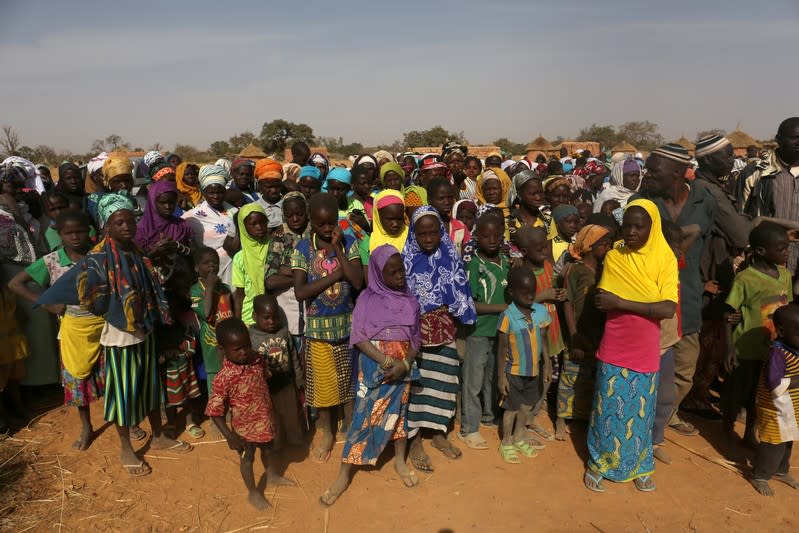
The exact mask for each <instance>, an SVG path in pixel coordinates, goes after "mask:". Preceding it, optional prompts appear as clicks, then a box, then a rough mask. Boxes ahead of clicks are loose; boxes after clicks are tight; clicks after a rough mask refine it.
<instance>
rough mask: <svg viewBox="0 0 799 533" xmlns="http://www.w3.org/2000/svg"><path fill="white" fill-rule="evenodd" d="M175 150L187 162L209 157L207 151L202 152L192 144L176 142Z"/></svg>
mask: <svg viewBox="0 0 799 533" xmlns="http://www.w3.org/2000/svg"><path fill="white" fill-rule="evenodd" d="M173 152H174V153H175V154H177V155H178V156H179V157H180V158H181V159H182V160H183V161H186V162H190V161H194V162H196V161H201V160H203V159H208V154H207V153H206V152H202V151H200V150H199V149H197V148H195V147H194V146H191V145H190V144H176V145H175V149H174V150H173Z"/></svg>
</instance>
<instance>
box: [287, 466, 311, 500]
mask: <svg viewBox="0 0 799 533" xmlns="http://www.w3.org/2000/svg"><path fill="white" fill-rule="evenodd" d="M291 477H293V478H294V483H296V484H297V486H298V487H299V488H300V490H301V491H302V493H303V494H305V499H306V500H308V501H311V498H310V497H309V496H308V493H307V492H305V487H303V486H302V485H301V484H300V480H298V479H297V476H295V475H294V472H292V473H291Z"/></svg>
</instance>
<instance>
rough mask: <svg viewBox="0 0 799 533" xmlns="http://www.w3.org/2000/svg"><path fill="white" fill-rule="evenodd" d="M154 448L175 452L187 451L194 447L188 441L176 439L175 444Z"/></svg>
mask: <svg viewBox="0 0 799 533" xmlns="http://www.w3.org/2000/svg"><path fill="white" fill-rule="evenodd" d="M155 449H156V450H163V451H167V452H175V453H188V452H190V451H192V450H193V449H194V446H192V445H191V444H189V443H188V442H183V441H182V440H178V441H175V444H173V445H172V446H169V447H168V448H155Z"/></svg>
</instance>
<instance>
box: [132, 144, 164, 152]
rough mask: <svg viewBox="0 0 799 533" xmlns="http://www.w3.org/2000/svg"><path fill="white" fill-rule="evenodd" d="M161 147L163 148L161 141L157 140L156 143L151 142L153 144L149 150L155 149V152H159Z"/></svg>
mask: <svg viewBox="0 0 799 533" xmlns="http://www.w3.org/2000/svg"><path fill="white" fill-rule="evenodd" d="M163 149H164V146H163V145H162V144H161V143H159V142H157V143H154V144H153V145H152V146H151V147H150V150H155V151H156V152H160V151H161V150H163ZM138 151H139V150H137V152H138Z"/></svg>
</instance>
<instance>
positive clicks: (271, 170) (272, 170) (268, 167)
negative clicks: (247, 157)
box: [255, 157, 283, 181]
mask: <svg viewBox="0 0 799 533" xmlns="http://www.w3.org/2000/svg"><path fill="white" fill-rule="evenodd" d="M255 178H256V179H257V180H258V181H262V180H282V179H283V165H281V164H280V163H278V162H277V161H275V160H274V159H272V158H271V157H266V158H264V159H259V160H258V162H257V163H255Z"/></svg>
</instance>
